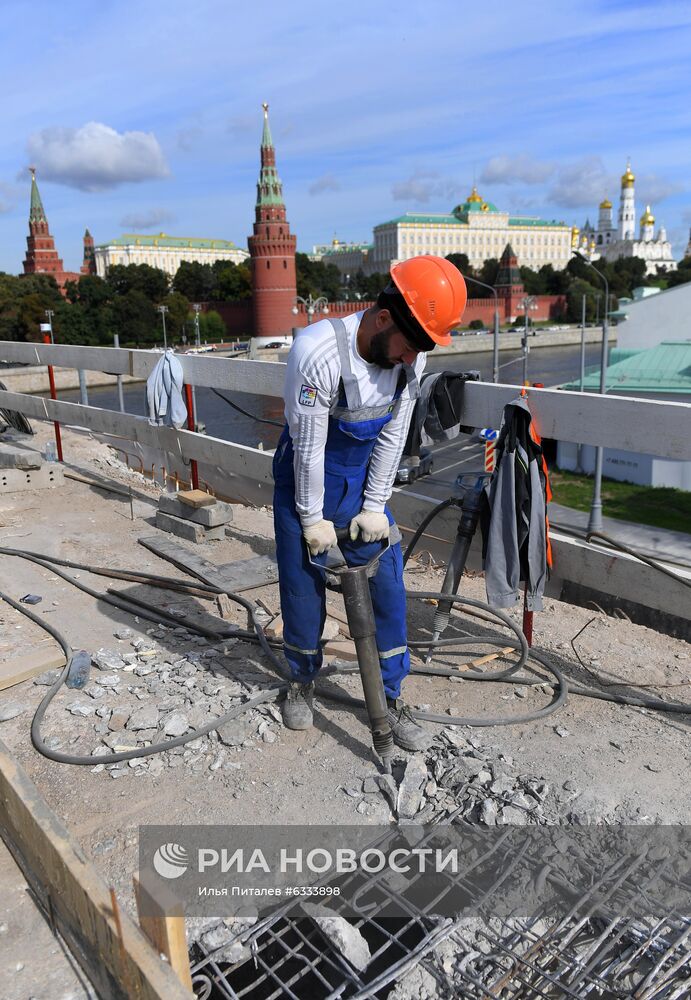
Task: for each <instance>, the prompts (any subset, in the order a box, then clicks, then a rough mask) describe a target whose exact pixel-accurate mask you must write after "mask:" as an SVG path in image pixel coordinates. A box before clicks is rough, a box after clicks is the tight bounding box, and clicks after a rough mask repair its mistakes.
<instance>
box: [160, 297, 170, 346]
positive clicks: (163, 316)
mask: <svg viewBox="0 0 691 1000" xmlns="http://www.w3.org/2000/svg"><path fill="white" fill-rule="evenodd" d="M158 311H159V312H160V314H161V321H162V323H163V350H164V351H167V350H168V338H167V337H166V313H167V312H168V306H159V307H158Z"/></svg>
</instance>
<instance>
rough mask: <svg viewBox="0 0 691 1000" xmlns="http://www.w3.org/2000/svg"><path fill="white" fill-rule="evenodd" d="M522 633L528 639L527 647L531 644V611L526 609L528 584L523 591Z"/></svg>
mask: <svg viewBox="0 0 691 1000" xmlns="http://www.w3.org/2000/svg"><path fill="white" fill-rule="evenodd" d="M523 635H524V636H525V637H526V639H527V640H528V648H530V647H531V646H532V645H533V612H532V611H528V584H527V583H526V585H525V590H524V591H523Z"/></svg>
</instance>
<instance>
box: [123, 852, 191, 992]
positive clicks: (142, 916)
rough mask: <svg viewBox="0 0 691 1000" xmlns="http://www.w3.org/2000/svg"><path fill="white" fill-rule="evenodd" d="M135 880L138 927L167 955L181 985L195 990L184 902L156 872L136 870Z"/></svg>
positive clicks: (160, 951)
mask: <svg viewBox="0 0 691 1000" xmlns="http://www.w3.org/2000/svg"><path fill="white" fill-rule="evenodd" d="M132 881H133V883H134V894H135V898H136V900H137V916H138V917H139V926H140V927H141V929H142V930H143V931H144V933H145V934H146V936H147V938H148V939H149V941H151V943H152V945H153V946H154V948H155V949H156V951H157V952H158V953H159V954H160V955H165V956H166V958H167V959H168V962H169V963H170V967H171V969H172V970H173V972H174V973H175V975H176V976H177V977H178V979H179V980H180V982H181V984H182V986H183V987H184V988H185V989H187V990H189V991H190V993H192V992H193V991H192V976H191V974H190V962H189V957H188V953H187V935H186V934H185V914H184V912H183V909H182V903H181V902H180V900H179V899H178V898H177V897H176V896H175V895H174V894H173V892H172V891H171V890H170V889H169V888H168V887H167V886H162V885H160V884H159V882H158V880H156V879H155V878H154V875H153V872H150V871H144V872H135V874H134V875H133V876H132Z"/></svg>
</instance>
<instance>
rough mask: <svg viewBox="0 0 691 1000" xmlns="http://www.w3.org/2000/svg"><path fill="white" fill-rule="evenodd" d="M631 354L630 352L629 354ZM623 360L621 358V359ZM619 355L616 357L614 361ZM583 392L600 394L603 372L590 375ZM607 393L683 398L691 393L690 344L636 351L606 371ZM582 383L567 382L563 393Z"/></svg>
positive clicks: (671, 343) (666, 344) (674, 342)
mask: <svg viewBox="0 0 691 1000" xmlns="http://www.w3.org/2000/svg"><path fill="white" fill-rule="evenodd" d="M627 353H628V352H627ZM618 356H619V357H621V354H619V355H618ZM616 357H617V354H614V358H616ZM583 385H584V388H585V389H587V390H593V391H595V392H599V389H600V371H599V369H598V370H597V371H591V372H589V374H588V375H587V376H586V378H585V381H584V383H583ZM606 386H607V392H621V393H623V394H624V395H631V394H638V393H656V394H664V395H677V394H679V395H681V394H689V393H691V340H686V341H683V340H682V341H680V340H663V341H662V343H661V344H658V345H657V347H651V348H649V349H648V350H642V351H636V352H635V353H632V354H630V355H629V356H628V357H625V358H623V359H622V360H619V361H615V363H614V364H611V365H609V366H608V368H607V378H606ZM579 387H580V381H575V382H568V383H566V384H565V385H562V386H561V388H562V389H573V390H578V388H579Z"/></svg>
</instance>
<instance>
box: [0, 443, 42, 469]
mask: <svg viewBox="0 0 691 1000" xmlns="http://www.w3.org/2000/svg"><path fill="white" fill-rule="evenodd" d="M42 465H43V460H42V458H41V456H40V454H39V453H38V452H37V451H29V450H28V449H25V448H15V447H14V445H11V444H6V443H5V442H4V441H3V442H2V444H1V445H0V469H40V468H41V466H42Z"/></svg>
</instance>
